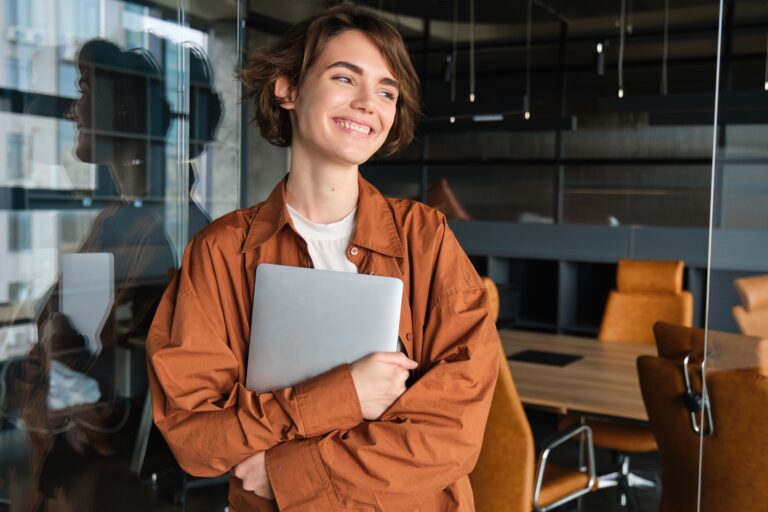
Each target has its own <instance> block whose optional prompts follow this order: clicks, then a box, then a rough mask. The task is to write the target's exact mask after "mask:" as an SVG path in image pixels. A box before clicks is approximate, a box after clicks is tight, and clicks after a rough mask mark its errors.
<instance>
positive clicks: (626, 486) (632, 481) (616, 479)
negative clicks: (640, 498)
mask: <svg viewBox="0 0 768 512" xmlns="http://www.w3.org/2000/svg"><path fill="white" fill-rule="evenodd" d="M616 460H617V465H618V466H619V471H614V472H613V473H608V474H606V475H601V476H599V477H597V488H598V489H606V488H608V487H618V488H619V500H620V505H621V507H622V509H626V510H634V508H635V507H634V504H633V500H632V495H631V494H630V489H645V490H657V489H660V488H661V485H660V484H659V482H658V481H655V480H649V479H647V478H643V477H641V476H640V475H638V474H636V473H632V472H631V471H630V470H629V456H628V455H626V454H624V453H619V454H617V455H616Z"/></svg>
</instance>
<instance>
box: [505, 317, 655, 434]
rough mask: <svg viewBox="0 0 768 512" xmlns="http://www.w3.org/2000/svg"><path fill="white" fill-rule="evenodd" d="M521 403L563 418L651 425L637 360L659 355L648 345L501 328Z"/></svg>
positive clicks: (653, 346) (653, 347) (652, 346)
mask: <svg viewBox="0 0 768 512" xmlns="http://www.w3.org/2000/svg"><path fill="white" fill-rule="evenodd" d="M499 335H500V337H501V342H502V344H503V346H504V352H505V354H506V355H507V358H508V359H509V358H510V357H511V358H512V359H509V367H510V369H511V370H512V377H513V378H514V381H515V385H516V386H517V391H518V393H519V395H520V400H521V401H522V402H523V404H524V405H527V406H535V407H539V408H544V409H547V410H551V411H555V412H558V413H561V414H565V413H574V414H583V415H586V416H597V417H613V418H617V419H623V420H629V421H640V422H646V421H648V415H647V414H646V412H645V406H644V405H643V399H642V396H641V395H640V383H639V381H638V377H637V367H636V360H637V357H638V356H641V355H644V354H648V355H656V346H655V345H650V344H645V343H608V342H600V341H598V340H596V339H594V338H584V337H578V336H566V335H560V334H548V333H540V332H530V331H519V330H512V329H500V330H499Z"/></svg>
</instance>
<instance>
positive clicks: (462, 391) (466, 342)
mask: <svg viewBox="0 0 768 512" xmlns="http://www.w3.org/2000/svg"><path fill="white" fill-rule="evenodd" d="M359 185H360V196H359V200H358V210H357V220H356V227H355V230H354V233H353V235H352V239H351V242H350V247H349V250H348V253H347V255H348V257H349V259H350V261H352V262H353V263H355V264H356V265H357V268H358V271H359V272H361V273H372V274H376V275H382V276H392V277H397V278H400V279H402V281H403V284H404V290H403V301H402V309H401V320H400V328H399V335H400V341H401V342H402V344H403V346H404V347H405V351H406V353H407V355H408V356H409V357H410V358H411V359H414V360H415V361H417V362H418V364H419V367H418V368H417V369H416V370H415V371H414V374H413V375H412V378H411V379H410V380H409V385H408V389H407V390H406V392H405V393H404V394H403V395H402V396H401V397H400V398H399V399H398V400H397V401H396V402H395V403H394V404H393V405H392V406H391V407H390V408H389V409H388V410H387V411H386V412H385V413H384V414H383V415H382V417H381V418H380V419H379V420H376V421H364V420H363V418H362V413H361V410H360V403H359V401H358V399H357V393H356V391H355V386H354V382H353V381H352V377H351V373H350V369H349V365H344V366H340V367H338V368H334V369H331V370H329V371H328V372H327V373H325V374H322V375H319V376H317V377H315V378H312V379H310V380H308V381H306V382H304V383H301V384H299V385H297V386H295V387H292V388H286V389H280V390H276V391H274V392H270V393H260V394H256V393H253V392H251V391H249V390H248V389H246V388H245V387H244V383H245V376H246V364H247V359H248V357H247V355H248V339H249V334H250V320H251V306H252V302H253V283H254V275H255V271H256V266H257V265H259V264H260V263H277V264H282V265H293V266H311V265H312V262H311V261H310V259H309V255H308V252H307V248H306V243H305V242H304V241H303V240H302V238H301V237H300V236H299V235H298V234H297V233H296V232H295V231H294V230H293V226H292V224H291V221H290V217H289V215H288V213H287V210H286V207H285V180H283V181H282V182H281V183H279V184H278V185H277V187H275V189H274V191H273V192H272V193H271V195H270V196H269V198H268V199H267V200H266V201H264V202H263V203H260V204H257V205H254V206H252V207H250V208H245V209H241V210H237V211H235V212H232V213H230V214H227V215H225V216H223V217H221V218H220V219H218V220H216V221H215V222H213V223H212V224H210V225H209V226H208V227H206V228H205V229H204V230H202V231H201V232H200V233H198V234H197V235H196V236H195V237H194V239H193V240H192V241H191V242H190V244H189V245H188V247H187V248H186V251H185V253H184V259H183V262H182V266H181V269H180V270H179V272H178V273H177V275H176V276H175V278H174V279H173V281H172V282H171V283H170V285H169V286H168V289H167V290H166V292H165V294H164V296H163V299H162V301H161V304H160V307H159V308H158V310H157V314H156V316H155V319H154V322H153V324H152V327H151V329H150V333H149V337H148V342H147V348H148V358H149V373H150V386H151V392H152V409H153V413H154V419H155V423H156V424H157V426H158V428H159V429H160V431H161V432H162V433H163V435H164V436H165V439H166V440H167V442H168V444H169V445H170V447H171V449H172V450H173V453H174V455H175V456H176V459H177V461H178V462H179V464H180V465H181V466H182V468H184V469H185V470H186V471H187V472H189V473H190V474H192V475H197V476H214V475H220V474H222V473H225V472H227V471H229V470H230V469H231V468H232V467H233V466H235V465H236V464H238V463H240V462H241V461H243V460H244V459H246V458H247V457H249V456H251V455H253V454H254V453H256V452H258V451H265V450H266V452H267V453H266V465H267V473H268V475H269V478H270V482H271V484H272V488H273V491H274V494H275V498H276V500H277V503H275V502H274V501H268V500H265V499H262V498H260V497H258V496H256V495H254V494H252V493H250V492H247V491H245V490H243V489H242V487H241V482H240V480H238V479H236V478H232V480H231V481H230V491H229V507H230V510H231V511H232V512H246V511H273V510H277V509H278V507H279V510H287V511H296V512H299V511H312V512H322V511H341V510H354V511H358V510H386V511H398V512H399V511H404V512H407V511H412V510H419V511H435V512H437V511H440V512H445V511H468V510H474V504H473V498H472V489H471V487H470V484H469V479H468V477H467V475H468V474H469V472H470V471H471V470H472V468H473V466H474V464H475V462H476V460H477V457H478V455H479V453H480V445H481V443H482V439H483V431H484V429H485V422H486V418H487V416H488V409H489V407H490V402H491V397H492V394H493V389H494V385H495V382H496V373H497V366H496V365H497V360H496V357H497V353H498V343H499V341H498V334H497V332H496V328H495V326H494V324H493V322H492V321H491V320H490V318H489V315H488V310H487V304H486V294H485V288H484V287H483V284H482V282H481V281H480V279H479V277H478V275H477V273H476V272H475V270H474V268H473V266H472V264H471V263H470V261H469V259H468V258H467V256H466V255H465V254H464V252H463V251H462V250H461V247H460V246H459V243H458V242H457V240H456V238H455V236H454V235H453V232H452V231H451V230H450V229H449V227H448V225H447V223H446V221H445V218H444V217H443V215H442V214H440V213H439V212H437V211H436V210H434V209H432V208H429V207H427V206H425V205H423V204H421V203H417V202H414V201H408V200H399V199H391V198H385V197H384V196H382V195H381V194H380V193H379V192H378V190H376V189H375V188H374V187H373V186H372V185H371V184H370V183H368V182H366V181H365V180H363V179H362V178H359ZM276 341H279V340H276Z"/></svg>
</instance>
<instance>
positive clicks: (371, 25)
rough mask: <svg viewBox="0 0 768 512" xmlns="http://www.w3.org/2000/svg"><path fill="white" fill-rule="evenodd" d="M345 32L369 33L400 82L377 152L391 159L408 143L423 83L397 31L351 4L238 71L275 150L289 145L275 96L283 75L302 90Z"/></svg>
mask: <svg viewBox="0 0 768 512" xmlns="http://www.w3.org/2000/svg"><path fill="white" fill-rule="evenodd" d="M347 30H360V31H361V32H363V33H365V35H367V36H368V37H369V38H370V39H371V41H372V42H373V43H374V44H375V45H376V46H377V47H378V48H379V50H381V53H382V54H383V55H384V58H385V59H386V61H387V63H388V64H389V65H390V67H391V68H392V72H393V73H394V75H395V78H396V79H397V81H398V85H399V87H398V88H399V94H398V97H397V110H396V113H395V120H394V123H393V124H392V128H391V129H390V130H389V134H388V135H387V140H386V141H384V144H383V145H382V147H381V149H380V150H379V151H380V152H381V153H383V154H392V153H394V152H396V151H398V150H399V149H402V148H403V147H405V146H407V145H408V144H410V142H411V140H412V139H413V133H414V131H415V129H416V121H417V119H418V117H419V110H420V109H419V106H420V101H419V78H418V76H417V75H416V71H415V70H414V69H413V64H411V59H410V57H409V56H408V51H407V50H406V48H405V43H404V42H403V39H402V38H401V37H400V34H399V33H398V31H397V29H395V27H393V26H392V25H390V24H389V23H387V22H386V21H384V20H382V19H380V18H377V17H376V16H374V15H372V14H369V13H367V12H365V11H362V10H360V9H358V8H356V7H352V6H348V5H341V6H337V7H333V8H331V9H328V10H327V11H324V12H322V13H320V14H317V15H315V16H312V17H311V18H308V19H306V20H304V21H302V22H300V23H297V24H296V25H294V26H293V27H291V28H290V29H289V30H288V32H286V34H285V35H284V36H283V37H281V38H280V40H279V41H278V42H277V43H275V44H274V46H272V47H271V48H270V49H269V50H254V51H252V52H251V54H250V55H249V57H248V62H247V63H246V65H245V67H244V68H243V69H242V70H241V71H240V80H242V82H243V84H244V85H245V87H246V89H247V92H246V94H245V95H244V96H243V99H245V100H248V99H250V98H253V100H254V103H255V106H256V116H255V119H256V121H257V122H258V124H259V127H260V129H261V134H262V136H263V137H264V138H265V139H267V140H268V141H269V142H271V143H272V144H275V145H276V146H284V147H285V146H290V145H291V119H290V116H289V114H288V112H287V111H286V110H285V109H283V108H282V107H280V102H281V100H280V98H278V97H277V96H275V81H276V80H277V79H278V77H280V76H284V77H286V78H287V79H288V81H289V82H290V84H291V85H292V86H294V87H296V88H298V87H299V85H301V83H302V81H303V80H304V78H305V77H306V74H307V71H308V70H309V69H310V68H311V67H312V64H314V63H315V61H316V60H317V58H318V57H319V56H320V54H321V53H322V52H323V50H325V47H326V45H327V44H328V41H329V40H331V39H332V38H333V37H335V36H337V35H339V34H340V33H342V32H344V31H347Z"/></svg>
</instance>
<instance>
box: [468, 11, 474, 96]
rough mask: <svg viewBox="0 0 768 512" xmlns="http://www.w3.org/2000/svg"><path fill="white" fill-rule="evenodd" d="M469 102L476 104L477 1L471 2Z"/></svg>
mask: <svg viewBox="0 0 768 512" xmlns="http://www.w3.org/2000/svg"><path fill="white" fill-rule="evenodd" d="M469 102H470V103H474V102H475V0H469Z"/></svg>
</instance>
